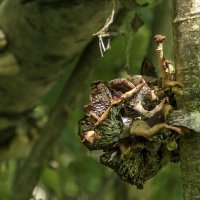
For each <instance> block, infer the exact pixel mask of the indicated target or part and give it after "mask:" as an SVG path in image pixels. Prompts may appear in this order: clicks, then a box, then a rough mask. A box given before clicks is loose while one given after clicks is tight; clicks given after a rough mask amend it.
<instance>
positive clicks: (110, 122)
mask: <svg viewBox="0 0 200 200" xmlns="http://www.w3.org/2000/svg"><path fill="white" fill-rule="evenodd" d="M164 40H165V37H164V36H162V35H156V36H155V41H156V44H157V49H156V51H157V54H158V57H159V61H160V67H161V72H162V73H161V74H162V78H157V77H150V76H142V75H137V76H131V77H129V78H121V79H114V80H111V81H109V82H106V81H97V82H94V83H92V85H91V94H90V97H89V103H88V104H87V105H85V107H84V111H85V113H86V116H85V117H84V118H83V119H81V120H80V121H79V136H80V138H81V141H82V142H83V143H84V144H85V145H86V146H87V147H88V148H89V149H90V150H103V155H101V156H100V162H101V163H102V164H103V165H105V166H108V167H110V168H112V169H113V170H114V171H115V172H116V173H117V174H118V175H119V177H120V178H121V179H122V180H123V181H126V182H128V183H130V184H134V185H136V186H137V188H143V185H144V183H145V182H146V181H147V180H149V179H150V178H152V177H153V176H154V175H156V173H157V172H158V171H159V170H160V169H161V168H162V167H163V166H165V165H166V163H168V162H170V161H171V162H177V161H178V160H179V156H178V151H177V148H178V147H177V139H178V138H179V135H180V134H182V130H181V128H180V127H176V126H172V125H170V124H168V123H167V118H168V115H169V113H170V112H172V111H173V110H174V109H176V101H175V98H174V96H175V94H174V92H173V91H179V90H181V87H182V85H181V84H179V83H178V82H176V81H175V80H174V68H173V66H172V64H171V61H169V60H165V59H164V56H163V41H164ZM174 88H176V89H174ZM177 88H178V89H177Z"/></svg>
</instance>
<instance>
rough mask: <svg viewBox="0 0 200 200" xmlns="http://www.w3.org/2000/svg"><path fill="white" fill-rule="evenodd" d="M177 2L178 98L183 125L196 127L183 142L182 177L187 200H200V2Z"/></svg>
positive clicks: (175, 28)
mask: <svg viewBox="0 0 200 200" xmlns="http://www.w3.org/2000/svg"><path fill="white" fill-rule="evenodd" d="M173 2H174V5H173V32H174V50H175V64H176V79H177V81H178V82H180V83H181V84H183V85H184V87H183V95H182V96H177V105H178V109H179V110H181V111H180V114H182V123H181V122H180V123H179V124H180V125H183V126H186V127H189V128H192V127H193V128H192V129H193V130H191V134H188V135H185V136H184V137H182V138H181V140H180V158H181V177H182V185H183V193H184V194H183V195H184V199H185V200H195V199H200V167H199V165H200V145H199V144H200V129H199V124H200V118H199V116H200V115H199V113H200V81H199V80H200V79H199V77H200V1H199V0H174V1H173ZM192 116H193V117H192ZM180 118H181V117H180ZM183 122H185V124H184V123H183Z"/></svg>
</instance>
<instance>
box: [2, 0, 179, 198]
mask: <svg viewBox="0 0 200 200" xmlns="http://www.w3.org/2000/svg"><path fill="white" fill-rule="evenodd" d="M137 3H139V4H144V3H149V4H148V6H146V7H141V8H138V9H136V10H133V11H132V12H130V13H129V14H128V15H127V17H126V19H125V22H124V23H123V24H122V26H121V27H120V28H119V31H120V32H122V33H123V34H122V35H120V36H117V37H116V38H113V39H112V41H111V50H109V51H108V52H106V54H105V56H104V57H103V58H102V59H101V60H100V61H99V62H98V63H96V68H95V71H94V73H93V74H92V76H91V77H86V78H89V79H90V81H91V82H93V81H95V80H100V79H102V80H110V79H113V78H117V77H122V76H125V75H126V70H127V68H128V72H129V73H130V74H139V73H140V66H141V63H142V61H143V59H144V57H145V56H147V55H149V54H154V52H149V51H152V49H153V48H154V47H152V46H151V44H152V43H151V40H152V38H153V35H152V33H153V30H154V29H155V27H154V21H155V20H156V19H157V18H159V20H160V23H162V24H161V25H160V27H156V29H157V30H160V32H161V33H162V30H163V26H164V25H163V24H164V23H165V22H163V21H162V16H155V13H156V12H155V11H156V9H157V8H158V6H160V4H162V6H165V4H167V3H166V1H156V0H148V1H147V0H140V1H139V0H138V1H137ZM165 9H168V10H169V12H168V14H169V16H168V17H165V20H170V8H168V7H165ZM136 15H137V17H139V18H140V20H141V21H142V23H144V25H143V26H142V27H138V30H137V31H134V30H133V28H132V27H131V22H132V20H133V19H134V16H136ZM142 23H141V25H142ZM170 23H171V22H170ZM164 34H168V35H171V34H172V33H164ZM96 48H99V47H98V41H97V47H96ZM99 53H100V52H99ZM94 59H95V58H94ZM77 60H78V58H75V59H74V61H73V62H71V63H69V66H68V68H67V71H66V73H65V75H64V76H63V77H62V79H61V80H60V82H59V83H57V85H55V86H54V87H53V89H52V90H51V91H50V93H49V94H48V95H47V96H46V97H45V98H44V102H45V104H48V105H49V106H50V107H51V106H52V105H53V104H54V102H55V101H56V100H57V98H58V96H59V93H60V92H61V91H62V88H63V85H64V83H65V82H66V80H67V79H68V78H69V77H70V73H71V72H72V69H73V68H74V66H75V65H76V63H77ZM89 90H90V86H89V85H88V87H87V88H85V91H84V94H83V96H82V101H81V104H80V105H77V109H76V110H74V113H72V115H71V116H70V120H68V124H67V126H66V127H65V129H64V130H63V134H62V137H61V138H60V140H59V143H58V144H57V145H55V146H53V147H52V149H50V150H49V151H50V157H49V166H48V167H46V169H45V170H44V172H43V174H42V178H41V182H40V183H39V184H38V186H37V189H38V188H39V189H40V190H36V192H35V194H36V196H35V199H43V200H46V199H48V200H75V199H78V200H92V199H95V200H102V199H104V200H121V199H125V200H129V199H134V200H155V199H160V200H165V199H166V200H167V199H171V200H181V199H182V198H181V196H182V195H181V180H180V172H179V165H178V164H176V165H175V164H168V165H167V166H166V167H165V168H164V169H162V170H161V172H159V174H157V175H156V177H155V178H153V179H152V180H150V181H149V182H147V183H146V184H145V188H144V190H137V189H136V188H135V187H133V186H131V185H129V184H127V183H124V182H122V181H121V180H120V179H119V178H118V177H117V176H116V174H115V173H114V172H113V171H111V170H110V169H108V168H105V167H103V166H101V165H100V164H99V161H98V159H97V157H98V156H97V155H98V154H100V153H101V152H90V151H89V150H87V149H86V148H85V147H84V146H83V145H82V143H81V141H80V138H78V135H77V122H78V120H79V119H80V118H81V117H82V116H83V105H84V104H86V103H87V100H88V96H89ZM69 92H70V91H69ZM66 95H67V94H66ZM18 162H20V161H2V162H1V165H0V199H1V200H8V199H9V194H10V189H11V182H12V180H13V177H14V170H15V169H16V168H17V165H18ZM22 175H23V174H22ZM27 184H28V183H27ZM41 191H42V192H41Z"/></svg>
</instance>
